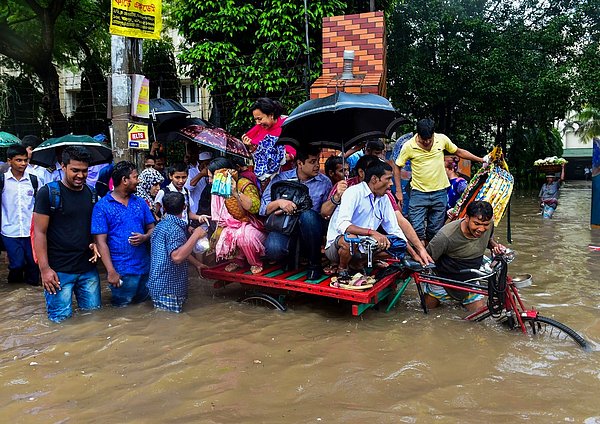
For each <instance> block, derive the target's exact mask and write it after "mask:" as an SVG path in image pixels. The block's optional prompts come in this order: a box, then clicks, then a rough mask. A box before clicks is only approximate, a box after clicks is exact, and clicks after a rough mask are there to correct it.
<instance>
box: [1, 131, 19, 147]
mask: <svg viewBox="0 0 600 424" xmlns="http://www.w3.org/2000/svg"><path fill="white" fill-rule="evenodd" d="M15 143H19V144H21V140H20V139H19V137H17V136H16V135H12V134H9V133H7V132H4V131H0V147H8V146H10V145H11V144H15Z"/></svg>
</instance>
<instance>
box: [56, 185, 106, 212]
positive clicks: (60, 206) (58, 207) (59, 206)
mask: <svg viewBox="0 0 600 424" xmlns="http://www.w3.org/2000/svg"><path fill="white" fill-rule="evenodd" d="M46 185H47V186H48V196H50V213H55V212H62V210H63V204H62V197H61V194H60V181H51V182H49V183H48V184H46ZM84 186H85V187H87V188H88V190H90V192H91V193H92V206H93V205H95V204H96V203H97V202H98V193H97V192H96V189H95V188H94V187H90V186H89V185H87V184H85V185H84Z"/></svg>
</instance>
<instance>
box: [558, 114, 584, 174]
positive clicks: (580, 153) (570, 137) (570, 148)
mask: <svg viewBox="0 0 600 424" xmlns="http://www.w3.org/2000/svg"><path fill="white" fill-rule="evenodd" d="M575 114H576V112H571V113H570V114H569V116H567V120H564V121H558V122H556V124H555V126H556V129H557V130H558V131H559V132H560V134H561V138H562V144H563V158H565V159H566V160H568V161H569V163H568V164H567V166H566V168H565V171H566V178H567V179H569V180H580V179H581V180H582V179H584V178H585V174H584V169H585V168H586V167H587V168H591V167H592V150H593V149H592V147H593V144H592V143H591V142H589V143H584V142H583V141H581V138H580V137H578V136H577V135H575V130H576V128H574V127H573V125H572V124H569V121H570V120H571V118H573V116H574V115H575Z"/></svg>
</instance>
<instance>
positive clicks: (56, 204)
mask: <svg viewBox="0 0 600 424" xmlns="http://www.w3.org/2000/svg"><path fill="white" fill-rule="evenodd" d="M31 181H32V182H33V179H32V180H31ZM46 185H47V186H48V196H49V197H50V214H51V215H52V214H54V213H56V212H62V210H63V203H62V196H61V194H60V181H51V182H49V183H48V184H46ZM84 186H85V187H87V188H88V190H90V192H91V193H92V206H93V205H95V204H96V202H98V193H96V189H95V188H94V187H90V186H89V185H87V184H85V185H84ZM29 237H30V238H31V250H32V252H33V260H34V261H35V263H36V264H37V262H38V260H37V255H36V254H35V230H34V226H33V219H32V220H31V227H30V229H29Z"/></svg>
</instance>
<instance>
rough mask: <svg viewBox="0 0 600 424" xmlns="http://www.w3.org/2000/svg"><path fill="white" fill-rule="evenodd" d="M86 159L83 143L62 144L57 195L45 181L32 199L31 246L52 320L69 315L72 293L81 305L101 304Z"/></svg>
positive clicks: (87, 161)
mask: <svg viewBox="0 0 600 424" xmlns="http://www.w3.org/2000/svg"><path fill="white" fill-rule="evenodd" d="M90 159H91V156H90V154H89V152H88V151H87V150H86V149H85V148H84V147H78V146H71V147H67V148H66V149H65V150H64V151H63V153H62V171H63V172H62V175H63V178H62V181H60V182H59V183H58V189H59V190H60V198H59V199H56V196H51V192H50V187H49V185H45V186H44V187H42V188H40V190H39V191H38V193H37V195H36V198H35V207H34V209H33V226H34V235H35V237H34V249H35V253H36V255H37V259H38V265H39V268H40V272H41V274H42V285H43V286H44V295H45V297H46V309H47V313H48V319H49V320H50V321H54V322H61V321H63V320H65V319H67V318H69V317H71V315H72V314H73V309H72V306H71V302H72V295H73V293H74V294H75V298H76V299H77V305H78V306H79V308H81V309H84V310H89V309H99V308H100V306H101V302H100V276H99V275H98V271H97V270H96V260H97V258H98V252H97V251H96V249H95V245H94V244H93V243H92V236H91V234H90V225H91V222H92V210H93V206H94V205H93V202H94V196H95V195H94V193H93V192H92V190H91V189H90V188H89V187H88V186H87V185H86V184H85V180H86V177H87V170H88V167H89V163H90ZM52 200H54V202H52ZM56 203H58V205H57V204H56Z"/></svg>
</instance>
